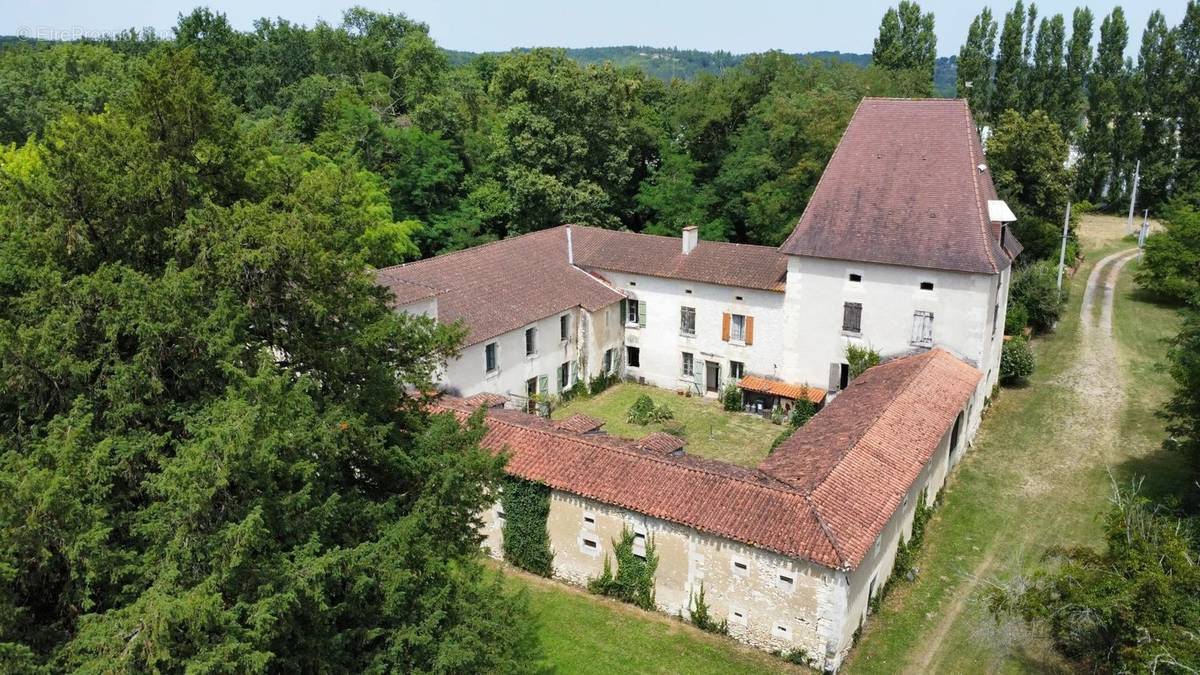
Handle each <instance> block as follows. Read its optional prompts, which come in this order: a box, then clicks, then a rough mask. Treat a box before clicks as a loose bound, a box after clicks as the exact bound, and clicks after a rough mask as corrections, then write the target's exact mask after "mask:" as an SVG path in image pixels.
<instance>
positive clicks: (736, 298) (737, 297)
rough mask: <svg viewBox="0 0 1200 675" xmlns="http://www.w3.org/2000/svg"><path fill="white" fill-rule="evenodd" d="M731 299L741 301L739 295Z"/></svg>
mask: <svg viewBox="0 0 1200 675" xmlns="http://www.w3.org/2000/svg"><path fill="white" fill-rule="evenodd" d="M733 299H734V300H741V299H742V296H740V295H735V296H733Z"/></svg>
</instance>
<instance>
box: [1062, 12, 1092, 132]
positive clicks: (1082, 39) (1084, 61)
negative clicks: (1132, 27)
mask: <svg viewBox="0 0 1200 675" xmlns="http://www.w3.org/2000/svg"><path fill="white" fill-rule="evenodd" d="M1093 21H1094V18H1093V17H1092V10H1090V9H1088V8H1087V7H1076V8H1075V12H1074V13H1073V14H1072V15H1071V41H1070V43H1069V44H1068V45H1067V56H1066V64H1065V66H1066V67H1065V72H1064V73H1063V76H1064V84H1063V88H1062V91H1060V92H1059V93H1060V95H1061V100H1060V102H1059V104H1058V105H1057V106H1055V107H1056V108H1057V109H1058V111H1059V112H1058V116H1057V117H1056V118H1055V120H1054V121H1056V122H1058V125H1059V127H1060V128H1061V129H1062V131H1063V136H1064V137H1066V138H1067V139H1068V141H1069V140H1070V139H1072V138H1075V136H1076V132H1077V131H1078V129H1079V121H1080V119H1081V118H1082V117H1083V108H1084V101H1085V100H1086V99H1085V91H1084V82H1085V80H1086V79H1087V73H1088V70H1089V69H1090V68H1091V67H1092V23H1093Z"/></svg>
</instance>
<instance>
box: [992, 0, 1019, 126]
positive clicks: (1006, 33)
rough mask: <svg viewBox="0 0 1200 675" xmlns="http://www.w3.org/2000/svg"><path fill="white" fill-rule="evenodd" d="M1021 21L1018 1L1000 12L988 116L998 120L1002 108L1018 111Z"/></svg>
mask: <svg viewBox="0 0 1200 675" xmlns="http://www.w3.org/2000/svg"><path fill="white" fill-rule="evenodd" d="M1024 24H1025V5H1024V4H1022V2H1021V0H1017V3H1016V4H1015V5H1013V8H1012V10H1011V11H1009V12H1007V13H1005V15H1004V28H1003V30H1001V32H1000V53H999V55H998V56H997V58H996V84H995V90H994V92H993V94H992V115H991V116H992V119H993V120H998V119H1000V116H1001V115H1002V114H1004V111H1005V110H1020V109H1021V99H1022V90H1021V87H1022V82H1023V80H1024V76H1025V53H1024V51H1023V47H1022V43H1021V35H1022V31H1023V30H1024Z"/></svg>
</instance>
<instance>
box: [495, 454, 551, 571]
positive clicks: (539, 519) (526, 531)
mask: <svg viewBox="0 0 1200 675" xmlns="http://www.w3.org/2000/svg"><path fill="white" fill-rule="evenodd" d="M500 504H501V506H502V507H503V508H504V559H505V560H507V561H508V562H510V563H512V564H513V565H516V566H517V567H520V568H521V569H523V570H526V571H528V572H533V573H534V574H540V575H541V576H544V577H548V576H550V573H551V572H552V571H553V566H552V563H553V562H554V551H552V550H550V532H549V531H548V530H547V529H546V520H547V519H548V518H549V517H550V488H549V486H547V485H543V484H542V483H535V482H534V481H529V480H525V479H523V478H517V477H515V476H505V478H504V489H503V491H502V492H501V493H500Z"/></svg>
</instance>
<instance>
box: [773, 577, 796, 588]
mask: <svg viewBox="0 0 1200 675" xmlns="http://www.w3.org/2000/svg"><path fill="white" fill-rule="evenodd" d="M776 585H777V586H778V587H779V588H780V589H781V590H785V591H790V590H792V589H793V588H795V587H796V578H795V577H793V576H792V575H790V574H780V575H779V581H778V582H777V584H776Z"/></svg>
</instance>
